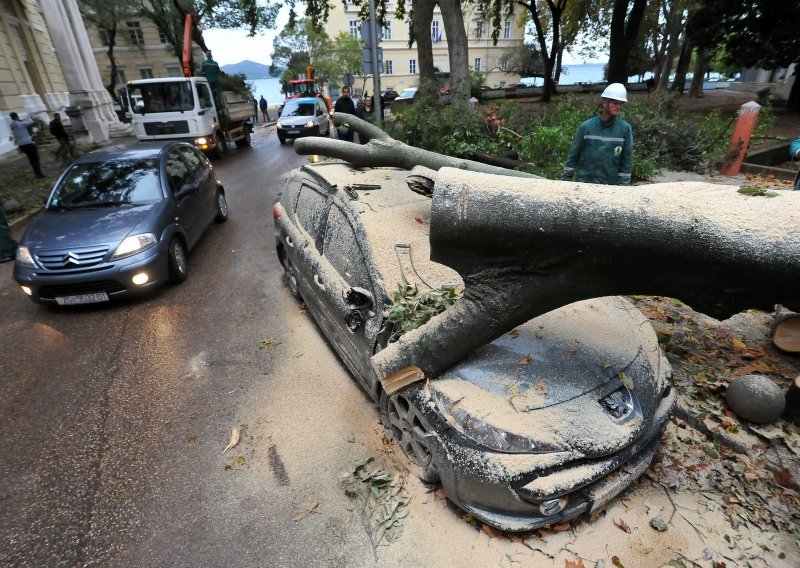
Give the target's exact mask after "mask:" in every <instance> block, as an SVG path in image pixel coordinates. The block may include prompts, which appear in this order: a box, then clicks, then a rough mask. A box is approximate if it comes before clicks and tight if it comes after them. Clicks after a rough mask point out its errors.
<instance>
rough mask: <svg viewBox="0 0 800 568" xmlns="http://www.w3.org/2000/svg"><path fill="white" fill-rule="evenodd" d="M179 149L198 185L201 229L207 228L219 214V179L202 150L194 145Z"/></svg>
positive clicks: (193, 181)
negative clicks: (216, 177) (217, 204)
mask: <svg viewBox="0 0 800 568" xmlns="http://www.w3.org/2000/svg"><path fill="white" fill-rule="evenodd" d="M178 151H179V152H180V153H181V155H182V156H183V159H184V160H186V165H187V167H188V168H189V176H190V179H191V180H192V182H191V183H193V184H195V185H196V186H197V193H198V195H197V198H198V200H199V201H200V205H199V207H200V208H201V210H200V221H201V222H202V224H203V227H202V229H201V230H203V229H205V228H206V227H207V226H208V225H210V224H211V222H212V221H213V220H214V217H215V216H216V215H217V208H216V194H217V181H216V180H215V179H214V176H213V175H212V174H211V167H210V166H209V165H208V160H207V159H204V156H202V154H201V153H200V150H198V149H196V148H194V147H192V146H181V147H180V148H179V149H178Z"/></svg>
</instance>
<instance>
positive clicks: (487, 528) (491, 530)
mask: <svg viewBox="0 0 800 568" xmlns="http://www.w3.org/2000/svg"><path fill="white" fill-rule="evenodd" d="M481 530H483V532H485V533H486V534H488V535H489V536H490V537H492V538H497V537H499V536H501V534H502V533H501V532H500V531H498V530H497V529H496V528H494V527H490V526H489V525H483V526H482V527H481Z"/></svg>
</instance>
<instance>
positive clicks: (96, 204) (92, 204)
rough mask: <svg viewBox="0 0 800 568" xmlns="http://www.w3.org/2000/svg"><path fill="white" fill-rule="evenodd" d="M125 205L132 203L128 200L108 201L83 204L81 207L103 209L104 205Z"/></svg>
mask: <svg viewBox="0 0 800 568" xmlns="http://www.w3.org/2000/svg"><path fill="white" fill-rule="evenodd" d="M123 205H130V203H126V202H118V201H107V202H104V203H91V204H89V205H82V206H81V207H80V208H81V209H102V208H103V207H122V206H123Z"/></svg>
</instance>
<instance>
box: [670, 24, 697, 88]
mask: <svg viewBox="0 0 800 568" xmlns="http://www.w3.org/2000/svg"><path fill="white" fill-rule="evenodd" d="M692 51H694V46H693V45H692V42H691V40H690V39H689V38H687V37H684V38H683V45H681V56H680V58H679V59H678V68H677V69H675V80H674V81H673V82H672V86H671V87H670V89H669V90H670V91H678V92H679V93H680V94H683V89H684V85H685V84H686V73H687V72H688V71H689V65H690V64H691V62H692Z"/></svg>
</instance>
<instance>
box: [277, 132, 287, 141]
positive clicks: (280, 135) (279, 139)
mask: <svg viewBox="0 0 800 568" xmlns="http://www.w3.org/2000/svg"><path fill="white" fill-rule="evenodd" d="M278 142H280V143H281V144H286V135H285V134H281V133H280V132H279V133H278Z"/></svg>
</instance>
